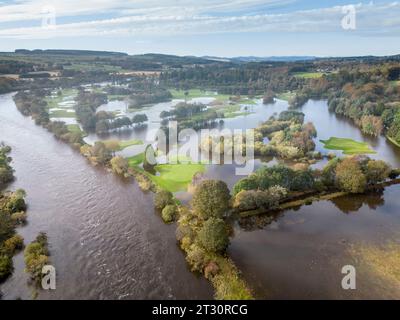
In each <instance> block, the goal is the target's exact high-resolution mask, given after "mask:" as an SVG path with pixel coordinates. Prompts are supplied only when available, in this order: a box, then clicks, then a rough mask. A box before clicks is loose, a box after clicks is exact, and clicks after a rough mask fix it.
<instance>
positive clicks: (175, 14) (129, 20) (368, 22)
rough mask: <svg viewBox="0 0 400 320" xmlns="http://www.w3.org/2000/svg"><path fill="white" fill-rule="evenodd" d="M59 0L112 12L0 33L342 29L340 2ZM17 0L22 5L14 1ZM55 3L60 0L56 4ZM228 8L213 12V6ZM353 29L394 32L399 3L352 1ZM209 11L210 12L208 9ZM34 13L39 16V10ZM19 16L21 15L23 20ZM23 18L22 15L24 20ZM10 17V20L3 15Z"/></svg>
mask: <svg viewBox="0 0 400 320" xmlns="http://www.w3.org/2000/svg"><path fill="white" fill-rule="evenodd" d="M79 2H80V3H81V2H82V4H79V5H78V4H77V1H76V0H70V1H63V2H62V5H59V4H58V3H60V2H58V3H57V7H56V10H57V15H59V14H60V12H61V15H64V16H68V15H72V14H78V15H80V14H89V13H92V14H93V8H96V12H97V13H99V12H106V11H107V12H115V13H118V14H117V15H116V17H115V18H112V19H102V20H92V21H84V22H79V23H65V24H59V25H57V28H55V29H44V28H42V27H41V26H40V25H39V23H37V26H32V27H24V28H6V29H0V37H2V38H18V39H39V38H54V37H77V36H118V35H119V36H135V35H140V36H152V35H157V36H161V35H164V36H171V35H182V34H189V35H191V34H192V35H195V34H209V33H228V32H332V31H342V32H349V31H345V30H342V29H341V19H342V17H343V13H342V7H339V6H335V7H330V8H323V9H314V10H302V11H295V12H289V13H284V14H254V15H244V14H243V13H242V14H239V13H238V11H239V10H243V9H245V8H250V7H257V6H258V5H261V4H269V5H276V4H277V3H278V1H265V0H263V1H261V0H233V1H231V2H227V1H222V0H205V1H202V2H201V6H200V5H199V3H200V1H194V0H188V1H181V0H175V1H173V0H166V1H163V2H162V3H163V5H162V7H160V1H155V0H147V1H144V0H137V1H128V2H127V1H120V0H114V1H94V0H87V1H81V0H80V1H79ZM38 3H40V4H44V3H47V4H48V2H46V1H33V0H30V1H19V2H18V4H16V5H11V6H3V7H0V15H2V14H3V13H5V12H8V13H9V14H10V16H9V19H21V16H22V15H23V16H24V17H25V18H26V19H28V18H29V19H30V17H32V16H36V15H37V14H38V13H37V11H32V12H31V13H30V15H29V14H25V13H24V12H25V11H24V10H26V9H27V8H32V6H33V4H35V5H36V6H37V5H38ZM19 6H22V7H19ZM58 6H62V10H61V11H60V10H59V7H58ZM218 11H220V12H225V13H226V12H228V11H230V12H233V14H229V15H228V14H224V15H217V14H215V13H216V12H218ZM356 12H357V29H356V30H355V31H351V32H354V33H358V34H362V35H368V34H370V35H374V34H380V35H382V34H398V33H399V31H400V3H399V2H392V3H388V4H380V5H375V4H373V3H370V4H367V5H365V4H357V5H356ZM213 13H214V14H213ZM212 14H213V15H212ZM36 17H41V15H40V12H39V15H37V16H36ZM26 19H25V20H26ZM29 19H28V20H29ZM9 21H11V20H9Z"/></svg>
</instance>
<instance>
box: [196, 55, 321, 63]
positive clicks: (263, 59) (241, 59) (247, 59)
mask: <svg viewBox="0 0 400 320" xmlns="http://www.w3.org/2000/svg"><path fill="white" fill-rule="evenodd" d="M202 58H203V59H207V60H213V61H221V62H268V61H270V62H296V61H311V60H316V59H318V58H317V57H314V56H271V57H256V56H243V57H233V58H224V57H213V56H204V57H202Z"/></svg>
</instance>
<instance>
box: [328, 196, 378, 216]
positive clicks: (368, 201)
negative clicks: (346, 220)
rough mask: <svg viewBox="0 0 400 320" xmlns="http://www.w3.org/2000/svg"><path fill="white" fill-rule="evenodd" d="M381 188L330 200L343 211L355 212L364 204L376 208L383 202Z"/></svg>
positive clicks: (347, 212)
mask: <svg viewBox="0 0 400 320" xmlns="http://www.w3.org/2000/svg"><path fill="white" fill-rule="evenodd" d="M383 193H384V191H383V190H378V191H374V192H369V193H367V194H362V195H351V196H345V197H340V198H336V199H332V200H331V202H332V203H333V204H334V205H335V206H336V207H337V208H338V209H339V210H340V211H342V212H343V213H346V214H349V213H352V212H357V211H358V210H360V208H361V207H362V206H363V205H364V204H365V205H367V206H368V207H369V208H370V209H372V210H376V209H377V208H378V207H380V206H382V205H384V204H385V200H384V198H383Z"/></svg>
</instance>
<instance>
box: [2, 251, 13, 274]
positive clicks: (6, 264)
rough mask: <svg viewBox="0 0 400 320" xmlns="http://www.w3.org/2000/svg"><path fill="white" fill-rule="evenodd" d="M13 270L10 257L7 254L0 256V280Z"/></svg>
mask: <svg viewBox="0 0 400 320" xmlns="http://www.w3.org/2000/svg"><path fill="white" fill-rule="evenodd" d="M12 271H13V263H12V258H11V257H9V256H7V255H2V256H0V280H3V279H5V278H6V277H8V276H9V275H10V274H11V272H12Z"/></svg>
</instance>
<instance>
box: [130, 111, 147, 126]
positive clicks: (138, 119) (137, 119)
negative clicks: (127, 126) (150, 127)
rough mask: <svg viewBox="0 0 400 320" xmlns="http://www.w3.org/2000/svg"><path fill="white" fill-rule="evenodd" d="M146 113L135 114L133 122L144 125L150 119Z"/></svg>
mask: <svg viewBox="0 0 400 320" xmlns="http://www.w3.org/2000/svg"><path fill="white" fill-rule="evenodd" d="M148 120H149V119H148V118H147V115H146V114H144V113H143V114H135V115H134V116H133V118H132V123H133V124H136V125H142V124H143V123H144V122H146V121H148Z"/></svg>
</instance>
